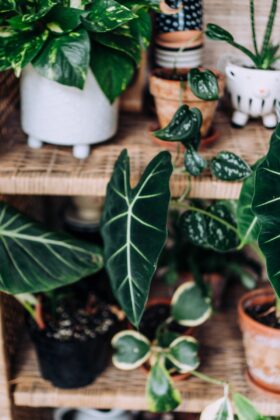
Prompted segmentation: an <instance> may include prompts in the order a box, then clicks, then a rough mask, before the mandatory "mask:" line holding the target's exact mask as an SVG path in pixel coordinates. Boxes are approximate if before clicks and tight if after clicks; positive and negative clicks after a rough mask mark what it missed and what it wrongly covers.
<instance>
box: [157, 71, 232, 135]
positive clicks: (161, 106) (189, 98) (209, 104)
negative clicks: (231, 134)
mask: <svg viewBox="0 0 280 420" xmlns="http://www.w3.org/2000/svg"><path fill="white" fill-rule="evenodd" d="M173 71H174V70H173V69H156V70H155V71H154V72H153V74H152V75H151V77H150V91H151V94H152V95H153V96H154V97H155V105H156V112H157V116H158V119H159V123H160V126H161V127H165V126H166V125H168V124H169V123H170V121H171V120H172V117H173V116H174V114H175V112H176V111H177V109H178V108H179V106H180V104H181V102H180V99H182V101H183V103H184V104H186V105H188V106H189V107H191V108H194V107H196V108H198V109H200V111H201V113H202V116H203V124H202V127H201V135H202V137H206V136H207V134H208V132H209V130H210V128H211V125H212V122H213V118H214V114H215V111H216V108H217V105H218V101H203V100H201V99H199V98H197V97H196V96H195V95H194V94H193V93H192V91H191V89H190V87H189V86H188V83H187V82H184V86H185V89H184V90H183V91H182V87H181V84H182V82H181V81H178V80H168V79H163V78H162V77H160V76H157V74H158V73H159V72H160V73H163V72H164V73H165V74H167V75H169V74H171V73H172V72H173ZM177 71H178V73H180V74H186V73H187V72H188V71H189V70H188V69H177ZM212 71H213V72H214V73H215V74H216V76H217V77H218V84H219V96H220V97H222V96H223V93H224V87H225V77H224V75H223V74H222V73H220V72H219V71H217V70H212Z"/></svg>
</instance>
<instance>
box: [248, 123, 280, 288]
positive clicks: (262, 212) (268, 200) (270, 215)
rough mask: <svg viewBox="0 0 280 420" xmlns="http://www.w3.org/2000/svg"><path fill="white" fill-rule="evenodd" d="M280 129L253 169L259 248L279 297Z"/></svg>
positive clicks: (254, 207) (279, 128) (279, 127)
mask: <svg viewBox="0 0 280 420" xmlns="http://www.w3.org/2000/svg"><path fill="white" fill-rule="evenodd" d="M279 180H280V125H278V127H277V129H276V131H275V133H274V135H273V137H272V140H271V143H270V147H269V151H268V154H267V155H266V158H265V159H264V160H263V161H262V162H261V163H260V164H259V165H258V167H257V169H256V180H255V194H254V198H253V211H254V213H255V214H256V216H257V218H258V221H259V222H260V225H261V232H260V235H259V246H260V248H261V250H262V252H263V254H264V256H265V258H266V263H267V271H268V276H269V279H270V281H271V283H272V286H273V287H274V289H275V291H276V293H277V294H278V296H280V261H279V246H280V182H279Z"/></svg>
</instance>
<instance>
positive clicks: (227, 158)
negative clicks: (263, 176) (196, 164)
mask: <svg viewBox="0 0 280 420" xmlns="http://www.w3.org/2000/svg"><path fill="white" fill-rule="evenodd" d="M210 169H211V172H212V174H213V175H214V176H216V177H217V178H218V179H222V180H223V181H240V180H242V179H245V178H248V176H250V175H251V173H252V170H251V168H250V166H249V165H248V164H247V163H246V162H245V161H244V160H243V159H241V158H240V157H239V156H237V155H236V154H235V153H232V152H220V153H218V154H217V156H215V157H214V158H213V159H212V161H211V163H210Z"/></svg>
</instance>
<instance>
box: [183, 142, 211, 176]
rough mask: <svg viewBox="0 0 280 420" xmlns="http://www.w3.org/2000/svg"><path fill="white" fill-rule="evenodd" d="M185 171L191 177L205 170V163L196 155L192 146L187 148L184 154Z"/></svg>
mask: <svg viewBox="0 0 280 420" xmlns="http://www.w3.org/2000/svg"><path fill="white" fill-rule="evenodd" d="M184 164H185V168H186V170H187V171H188V172H189V173H190V174H191V175H193V176H198V175H200V174H201V172H203V171H204V169H206V168H207V162H206V160H205V159H203V157H202V156H201V155H200V154H199V153H197V152H196V151H195V150H194V148H193V147H192V146H189V147H188V149H187V151H186V152H185V154H184Z"/></svg>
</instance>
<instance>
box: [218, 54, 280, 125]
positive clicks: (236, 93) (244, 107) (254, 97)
mask: <svg viewBox="0 0 280 420" xmlns="http://www.w3.org/2000/svg"><path fill="white" fill-rule="evenodd" d="M225 72H226V76H227V89H228V91H229V93H230V96H231V101H232V106H233V108H234V113H233V116H232V123H233V124H234V125H235V126H238V127H244V126H245V125H246V124H247V122H248V120H249V118H262V121H263V124H264V126H265V127H267V128H274V127H275V126H276V124H277V117H276V112H275V105H276V102H277V100H278V99H280V70H278V69H276V70H259V69H254V68H252V67H246V66H245V65H243V66H242V65H240V64H235V63H233V62H229V63H227V64H226V67H225Z"/></svg>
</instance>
